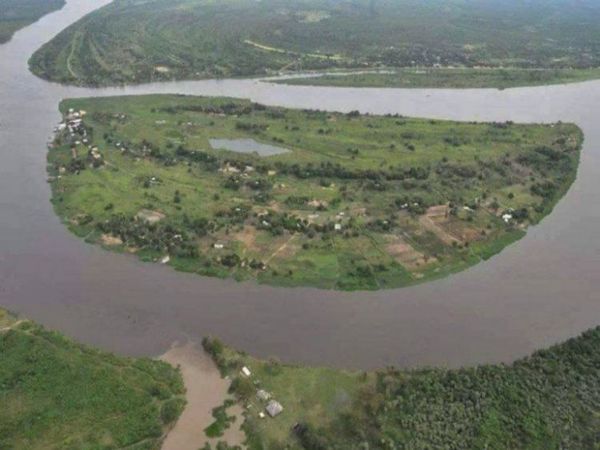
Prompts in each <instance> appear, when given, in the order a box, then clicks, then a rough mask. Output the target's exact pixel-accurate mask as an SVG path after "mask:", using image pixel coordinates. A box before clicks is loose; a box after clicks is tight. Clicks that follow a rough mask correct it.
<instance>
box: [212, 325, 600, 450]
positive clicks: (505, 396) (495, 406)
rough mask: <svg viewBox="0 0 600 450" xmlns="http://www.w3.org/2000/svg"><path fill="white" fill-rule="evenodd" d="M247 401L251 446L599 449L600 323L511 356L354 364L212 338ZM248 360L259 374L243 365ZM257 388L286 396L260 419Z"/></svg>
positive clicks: (219, 360)
mask: <svg viewBox="0 0 600 450" xmlns="http://www.w3.org/2000/svg"><path fill="white" fill-rule="evenodd" d="M205 348H206V349H207V350H208V351H209V352H210V353H211V354H212V355H213V358H214V359H215V361H216V362H217V364H219V366H220V368H221V370H222V372H223V374H228V375H229V376H231V377H233V383H232V389H233V391H234V392H235V393H236V394H237V396H238V399H239V400H240V401H241V402H242V403H243V404H245V405H252V407H250V408H249V409H248V411H247V416H246V422H245V425H244V427H245V429H246V432H247V434H248V436H249V443H250V448H251V449H257V450H258V449H264V448H269V449H271V450H275V449H284V448H287V449H304V450H321V449H323V450H325V449H339V450H350V449H356V450H359V449H360V450H364V449H371V450H375V449H390V450H391V449H431V448H444V449H507V448H511V449H512V448H514V449H517V448H518V449H542V448H543V449H571V450H573V449H597V448H598V443H599V442H600V328H596V329H594V330H591V331H588V332H586V333H584V334H583V335H581V336H579V337H577V338H574V339H571V340H569V341H567V342H565V343H563V344H560V345H557V346H554V347H551V348H549V349H546V350H540V351H538V352H535V353H534V354H533V355H531V356H529V357H526V358H524V359H521V360H518V361H516V362H515V363H513V364H511V365H504V364H499V365H483V366H478V367H473V368H463V369H458V370H447V369H421V370H398V369H393V368H389V369H383V370H380V371H377V372H375V373H349V372H344V371H336V370H333V369H315V368H308V367H296V366H287V365H284V364H281V363H279V362H277V361H275V360H270V361H263V360H258V359H254V358H251V357H249V356H248V355H245V354H240V353H237V352H235V351H233V350H231V349H229V348H227V347H225V346H224V345H223V344H222V343H220V342H219V341H218V340H206V341H205ZM244 365H245V366H247V367H249V368H250V370H251V371H252V376H251V377H244V376H243V375H242V374H240V368H241V367H242V366H244ZM257 389H263V390H266V391H268V392H269V393H270V394H271V395H272V396H273V397H274V398H277V399H278V400H279V401H281V402H282V404H283V406H284V411H283V413H281V414H280V415H279V416H278V417H275V418H274V419H266V420H265V419H260V418H258V416H257V414H258V412H259V411H260V410H261V409H262V408H263V407H264V405H263V404H262V403H261V402H260V400H258V399H257V398H256V393H257Z"/></svg>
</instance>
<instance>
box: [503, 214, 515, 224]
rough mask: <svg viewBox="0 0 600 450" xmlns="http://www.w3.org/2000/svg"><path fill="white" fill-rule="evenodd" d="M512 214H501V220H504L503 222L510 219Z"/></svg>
mask: <svg viewBox="0 0 600 450" xmlns="http://www.w3.org/2000/svg"><path fill="white" fill-rule="evenodd" d="M512 218H513V216H512V214H508V213H507V214H503V215H502V220H504V222H505V223H508V222H510V221H511V220H512Z"/></svg>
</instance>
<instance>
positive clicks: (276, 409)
mask: <svg viewBox="0 0 600 450" xmlns="http://www.w3.org/2000/svg"><path fill="white" fill-rule="evenodd" d="M265 409H266V410H267V412H268V413H269V415H270V416H271V417H275V416H277V415H279V414H281V413H282V412H283V406H281V403H279V402H278V401H276V400H271V401H270V402H269V403H268V404H267V407H266V408H265Z"/></svg>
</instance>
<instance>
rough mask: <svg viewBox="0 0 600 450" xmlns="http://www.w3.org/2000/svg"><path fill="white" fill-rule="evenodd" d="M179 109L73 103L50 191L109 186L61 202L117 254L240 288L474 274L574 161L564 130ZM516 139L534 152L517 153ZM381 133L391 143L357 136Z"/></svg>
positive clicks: (241, 107)
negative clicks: (230, 281) (93, 204)
mask: <svg viewBox="0 0 600 450" xmlns="http://www.w3.org/2000/svg"><path fill="white" fill-rule="evenodd" d="M167 99H168V97H164V98H157V100H156V105H155V106H153V107H152V108H151V110H150V113H148V112H144V113H143V114H142V111H138V110H136V106H135V105H129V106H126V107H125V108H118V107H114V106H110V105H108V108H105V107H101V108H102V109H100V110H98V109H97V108H98V106H96V105H95V104H94V101H93V100H83V101H79V102H78V104H77V105H73V106H70V107H68V108H67V109H66V110H65V111H64V120H63V122H61V123H60V124H59V125H58V127H57V129H56V132H57V134H56V138H55V141H54V143H53V144H52V147H53V149H52V150H51V152H50V162H51V168H52V170H51V172H50V181H51V182H52V183H53V186H54V187H55V190H57V192H58V191H60V192H61V194H60V195H61V198H62V199H63V200H64V199H65V198H67V199H68V198H70V192H73V191H74V190H81V191H82V192H85V191H86V190H88V189H96V188H92V186H95V185H96V184H97V182H96V181H94V180H96V179H99V178H101V179H102V181H101V184H102V185H103V186H105V187H106V186H108V189H106V188H103V189H101V190H97V191H94V193H93V194H92V192H91V191H90V193H89V194H86V195H94V196H95V197H98V198H103V199H104V200H103V204H104V206H101V207H100V208H96V209H95V211H94V212H93V213H92V212H91V211H86V208H87V205H85V204H75V203H73V204H71V203H70V202H67V203H64V201H63V202H62V203H60V205H59V207H60V208H68V209H70V212H69V213H68V214H69V217H68V219H67V220H68V222H69V223H72V224H73V226H74V227H77V228H82V231H81V232H82V233H83V232H84V231H83V228H85V229H86V230H87V231H86V235H88V236H89V238H91V239H97V240H98V242H99V243H101V244H102V245H103V246H105V247H106V248H109V249H114V250H119V251H126V252H129V253H137V254H139V255H140V257H143V258H144V259H146V260H151V261H155V262H160V263H162V264H165V265H170V266H174V267H176V268H178V269H183V270H191V271H194V272H197V273H200V274H207V275H212V276H219V277H234V278H235V279H238V280H245V279H252V278H254V279H257V280H259V281H260V282H265V283H270V284H283V285H306V284H308V285H317V286H318V287H324V288H335V289H349V290H354V289H381V288H389V287H396V286H404V285H408V284H412V283H417V282H423V281H425V280H427V279H428V278H435V277H437V276H439V274H442V273H447V272H448V271H453V270H461V269H462V268H465V267H468V266H469V265H470V264H474V263H476V262H477V261H478V260H480V259H484V258H488V257H489V256H490V255H491V254H493V252H497V251H499V250H500V249H501V248H502V246H500V247H499V246H498V245H497V244H496V242H503V245H507V244H508V243H510V242H512V241H514V240H516V239H518V238H520V237H521V236H522V235H523V233H524V231H525V230H526V228H527V227H528V226H529V225H530V224H532V223H535V222H536V221H537V220H539V218H540V217H542V216H543V214H545V212H546V211H547V210H548V207H549V206H550V205H551V204H552V202H553V201H554V199H555V198H556V195H558V194H559V193H560V192H561V189H564V188H562V187H560V181H559V178H558V175H559V174H564V173H568V171H569V170H572V168H573V167H574V160H575V158H576V155H577V147H578V143H577V139H578V137H577V135H576V133H574V131H575V130H573V129H570V128H569V126H567V125H561V126H560V127H558V126H520V125H514V124H491V125H487V124H460V125H459V124H456V123H443V122H436V125H435V126H433V128H426V127H424V124H422V123H420V122H419V121H418V120H414V119H413V120H410V121H408V120H406V119H404V118H400V117H396V116H385V117H384V116H381V117H376V116H361V115H360V114H358V115H357V114H356V113H354V112H352V113H349V114H324V113H322V112H319V111H300V110H299V111H293V110H286V109H281V108H277V109H273V110H271V109H269V108H267V107H265V106H263V105H257V104H252V103H250V102H244V101H237V102H236V101H233V100H230V99H221V100H220V99H217V100H210V99H200V100H194V99H193V98H190V99H177V101H178V102H180V103H181V102H183V103H181V104H179V105H177V106H176V107H175V106H173V103H167V105H168V106H165V105H164V104H163V103H161V102H167V101H168V100H167ZM118 101H119V100H118V99H117V100H115V101H114V102H115V103H117V104H118ZM186 102H187V103H186ZM194 102H197V103H194ZM106 103H107V101H104V102H103V105H104V104H106ZM301 129H304V130H305V131H304V132H303V134H302V138H301V137H300V136H299V135H298V134H297V133H298V131H299V130H301ZM517 132H519V133H521V135H522V136H526V137H527V139H529V140H530V141H531V143H530V144H528V145H523V143H521V144H519V145H514V146H513V144H511V141H510V139H511V136H512V135H513V134H516V133H517ZM372 133H377V134H382V135H385V136H388V139H390V141H387V142H383V143H380V144H377V146H374V145H373V144H372V143H370V141H369V140H368V139H366V140H364V141H361V140H360V139H364V136H363V135H365V134H372ZM545 134H549V135H551V136H552V137H551V138H547V137H545ZM496 135H500V136H502V141H501V142H502V146H499V147H498V149H495V147H494V139H495V136H496ZM168 136H176V137H177V138H176V139H174V138H170V137H168ZM214 136H219V140H216V139H215V138H214ZM225 138H226V139H225ZM347 139H351V140H352V142H353V144H354V145H353V147H348V145H347V142H346V140H347ZM520 139H521V142H522V140H523V137H521V138H520ZM543 139H546V140H547V141H548V144H547V145H543V142H544V140H543ZM304 141H305V142H304ZM211 142H213V143H215V142H218V144H215V145H217V148H212V147H211ZM356 142H359V144H356ZM474 142H478V144H477V145H474ZM259 144H260V145H259ZM274 144H277V146H275V145H274ZM282 145H283V146H285V151H279V150H278V149H279V148H283V147H281V146H282ZM223 146H226V147H227V146H231V147H230V148H231V149H227V148H223ZM361 146H362V147H361ZM369 146H370V147H369ZM482 148H483V149H487V150H482ZM317 149H318V151H317ZM367 149H368V150H367ZM458 149H460V152H458V151H457V150H458ZM259 150H265V151H267V152H268V153H267V154H265V155H261V154H260V153H257V152H258V151H259ZM465 152H471V153H472V158H473V159H472V161H473V162H471V163H467V162H465V161H464V159H465V156H463V155H464V154H465ZM435 155H443V156H441V157H440V159H439V160H437V159H436V156H435ZM453 155H454V156H453ZM482 155H486V156H485V157H484V156H482ZM459 156H460V160H459V159H456V160H454V159H453V158H458V157H459ZM405 159H407V160H410V161H412V163H411V164H410V165H408V164H406V163H403V161H404V160H405ZM86 180H87V181H86ZM107 182H108V185H107ZM110 186H112V188H111V187H110ZM123 192H127V198H123V197H122V195H121V194H119V193H123ZM57 205H58V204H57ZM57 207H58V206H57ZM65 211H66V209H65Z"/></svg>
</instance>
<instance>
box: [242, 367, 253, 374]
mask: <svg viewBox="0 0 600 450" xmlns="http://www.w3.org/2000/svg"><path fill="white" fill-rule="evenodd" d="M242 375H244V376H245V377H249V376H250V375H252V372H250V369H248V368H247V367H246V366H244V367H242Z"/></svg>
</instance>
